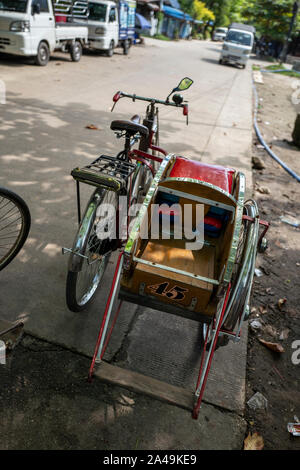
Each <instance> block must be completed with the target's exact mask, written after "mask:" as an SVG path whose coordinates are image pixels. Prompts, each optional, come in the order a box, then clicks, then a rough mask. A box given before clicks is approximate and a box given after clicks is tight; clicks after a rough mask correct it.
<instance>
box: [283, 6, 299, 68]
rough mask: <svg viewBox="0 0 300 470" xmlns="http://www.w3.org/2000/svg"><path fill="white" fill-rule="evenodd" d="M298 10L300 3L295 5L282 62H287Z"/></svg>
mask: <svg viewBox="0 0 300 470" xmlns="http://www.w3.org/2000/svg"><path fill="white" fill-rule="evenodd" d="M298 9H299V2H295V3H294V5H293V16H292V19H291V22H290V28H289V32H288V34H287V37H286V40H285V43H284V46H283V49H282V51H281V54H280V61H281V62H285V61H286V56H287V52H288V47H289V42H290V39H291V34H292V31H293V27H294V24H295V20H296V17H297V13H298Z"/></svg>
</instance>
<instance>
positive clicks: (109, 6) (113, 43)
mask: <svg viewBox="0 0 300 470" xmlns="http://www.w3.org/2000/svg"><path fill="white" fill-rule="evenodd" d="M0 1H1V0H0ZM135 10H136V0H117V1H116V2H114V1H110V0H91V1H89V16H88V28H89V47H90V48H92V49H98V50H101V51H104V52H106V54H107V55H108V56H109V57H110V56H112V55H113V53H114V49H115V48H116V47H122V48H123V53H124V54H128V50H129V48H130V46H131V45H132V44H133V42H134V37H135Z"/></svg>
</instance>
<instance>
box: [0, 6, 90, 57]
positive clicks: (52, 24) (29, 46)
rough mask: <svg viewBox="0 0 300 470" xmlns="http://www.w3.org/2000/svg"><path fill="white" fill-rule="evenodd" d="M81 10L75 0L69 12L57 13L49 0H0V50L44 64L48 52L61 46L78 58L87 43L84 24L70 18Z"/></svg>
mask: <svg viewBox="0 0 300 470" xmlns="http://www.w3.org/2000/svg"><path fill="white" fill-rule="evenodd" d="M65 3H66V4H68V3H70V2H68V1H66V2H65ZM67 6H68V5H67ZM84 8H86V7H84ZM82 13H83V7H82V5H81V2H79V1H75V2H74V4H73V5H72V14H70V15H66V16H65V17H64V16H61V17H60V15H59V12H58V13H57V12H56V10H55V2H53V3H52V1H51V0H0V52H1V53H4V54H15V55H21V56H26V57H31V56H32V57H34V58H35V62H36V64H38V65H47V63H48V61H49V58H50V54H51V53H52V52H53V51H54V50H62V51H64V52H69V53H70V55H71V58H72V60H73V61H74V62H78V61H79V60H80V57H81V54H82V49H83V47H84V46H85V45H86V44H87V43H88V27H87V25H81V24H77V23H76V22H75V21H72V19H73V20H75V19H76V17H77V15H79V16H80V15H82ZM85 13H86V15H87V11H86V12H85ZM62 18H65V21H64V20H62ZM66 18H68V22H67V20H66Z"/></svg>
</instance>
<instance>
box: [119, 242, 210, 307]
mask: <svg viewBox="0 0 300 470" xmlns="http://www.w3.org/2000/svg"><path fill="white" fill-rule="evenodd" d="M178 245H179V244H178ZM140 259H141V262H137V264H136V266H135V268H134V272H133V274H132V276H131V277H130V278H129V279H127V278H126V277H123V278H122V281H121V285H122V288H124V289H127V290H130V291H131V292H133V293H135V294H138V293H140V294H142V295H146V296H147V295H149V296H152V297H155V298H157V300H159V301H160V302H164V303H168V304H173V305H177V306H178V307H183V308H190V309H191V310H193V311H194V312H203V311H204V310H205V309H206V307H207V305H208V302H209V300H210V298H211V295H212V292H213V284H211V283H209V282H206V281H205V280H202V279H197V278H196V277H191V276H188V275H186V274H182V273H180V272H178V271H185V272H189V273H193V274H194V275H196V276H201V277H204V278H209V279H212V278H213V277H214V268H215V266H214V265H215V249H214V247H210V246H206V247H204V248H203V249H201V250H193V251H192V250H187V249H184V248H180V247H179V246H170V240H159V241H155V242H151V241H149V242H148V243H147V246H146V248H145V250H144V252H143V254H142V256H141V257H140ZM143 261H144V262H148V263H155V264H157V265H163V266H165V267H166V268H168V267H169V268H173V269H174V270H176V271H168V270H167V269H163V268H162V267H158V266H155V265H153V264H145V263H144V262H143Z"/></svg>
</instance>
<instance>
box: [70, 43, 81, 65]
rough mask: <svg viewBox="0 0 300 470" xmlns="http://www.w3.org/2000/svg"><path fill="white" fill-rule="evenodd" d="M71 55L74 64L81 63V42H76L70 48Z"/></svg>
mask: <svg viewBox="0 0 300 470" xmlns="http://www.w3.org/2000/svg"><path fill="white" fill-rule="evenodd" d="M70 55H71V59H72V61H73V62H79V61H80V59H81V56H82V45H81V43H80V42H79V41H75V42H74V44H72V45H71V47H70Z"/></svg>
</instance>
